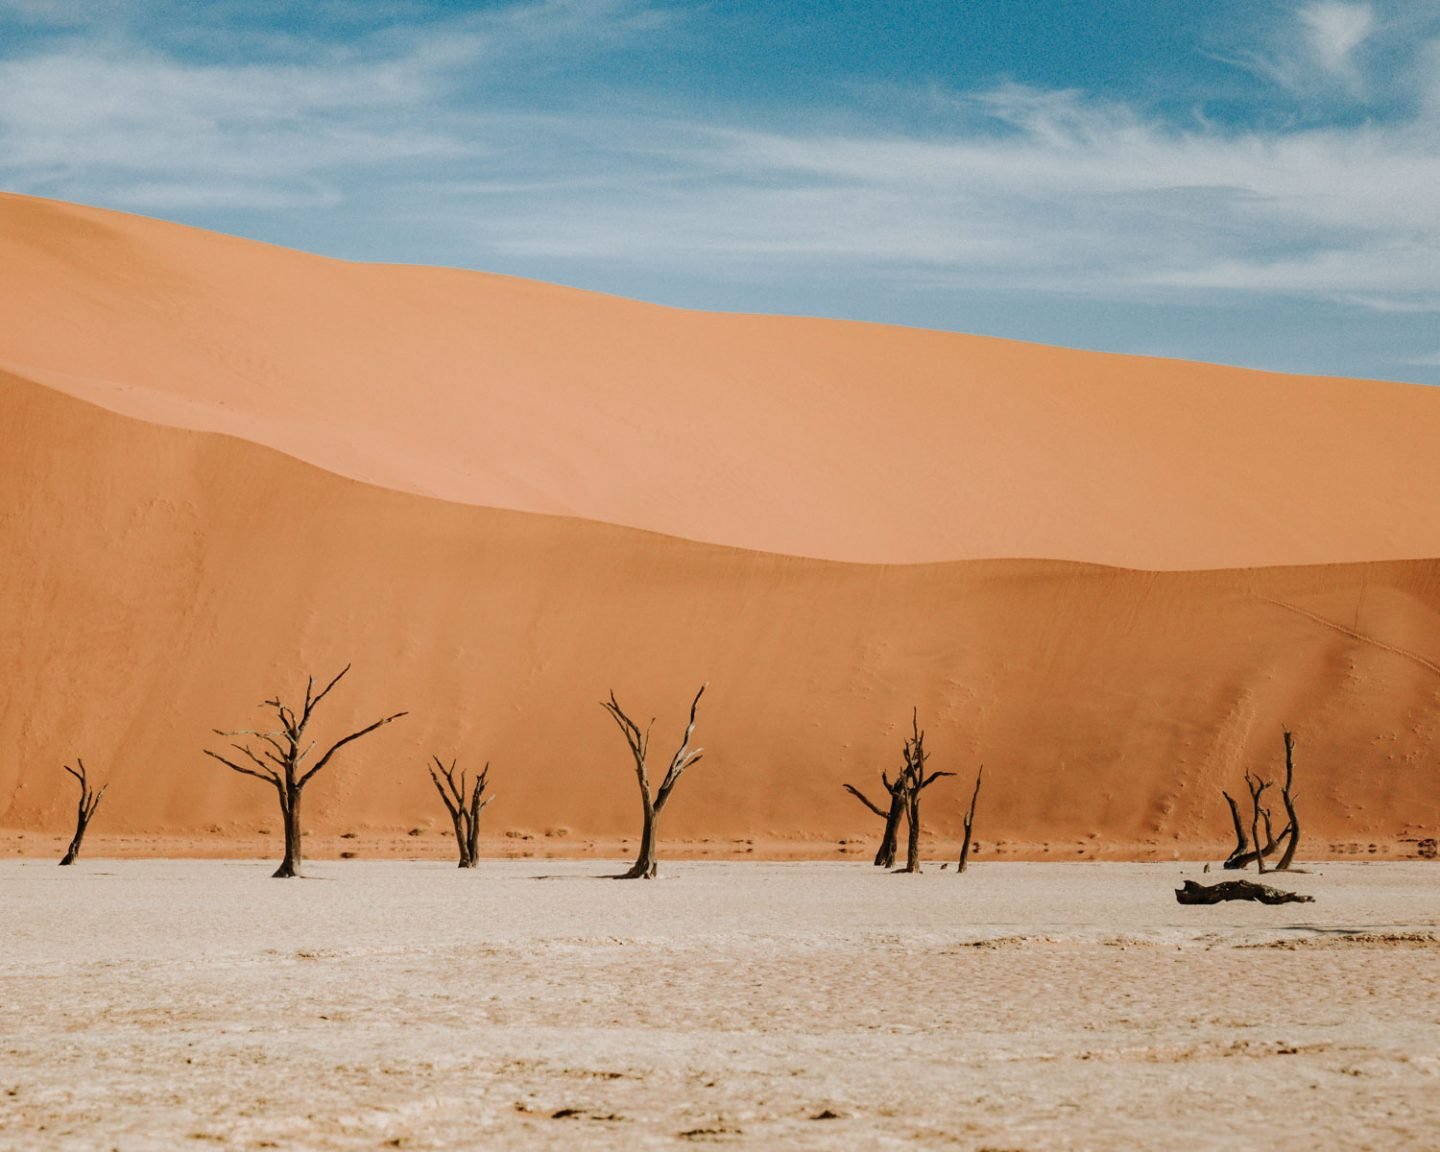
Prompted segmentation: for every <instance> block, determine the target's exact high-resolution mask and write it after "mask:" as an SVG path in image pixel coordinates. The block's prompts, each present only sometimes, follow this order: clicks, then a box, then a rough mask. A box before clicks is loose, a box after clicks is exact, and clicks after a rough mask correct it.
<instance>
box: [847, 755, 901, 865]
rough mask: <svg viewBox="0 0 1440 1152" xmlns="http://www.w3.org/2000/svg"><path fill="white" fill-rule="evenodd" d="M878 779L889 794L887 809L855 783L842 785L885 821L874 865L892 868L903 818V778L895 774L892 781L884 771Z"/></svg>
mask: <svg viewBox="0 0 1440 1152" xmlns="http://www.w3.org/2000/svg"><path fill="white" fill-rule="evenodd" d="M880 780H881V782H882V783H883V784H884V785H885V791H886V792H888V793H889V794H890V807H889V808H888V809H885V808H881V807H880V805H878V804H876V803H875V802H874V801H872V800H871V799H870V797H868V796H866V795H865V793H863V792H861V791H860V789H858V788H856V787H855V785H853V784H846V785H845V786H844V787H845V791H847V792H849V793H850V795H852V796H854V797H855V799H857V800H859V801H860V803H862V804H864V805H865V807H866V808H868V809H870V811H871V812H874V813H875V815H877V816H879V817H880V818H881V819H883V820H884V821H885V832H884V835H882V836H881V837H880V847H879V849H878V850H877V851H876V853H875V867H877V868H893V867H894V866H895V846H896V843H897V842H898V841H899V839H900V821H901V820H903V819H905V780H904V776H903V775H901V776H896V777H895V779H894V780H893V781H892V780H891V779H890V777H889V775H888V774H887V773H885V772H881V773H880Z"/></svg>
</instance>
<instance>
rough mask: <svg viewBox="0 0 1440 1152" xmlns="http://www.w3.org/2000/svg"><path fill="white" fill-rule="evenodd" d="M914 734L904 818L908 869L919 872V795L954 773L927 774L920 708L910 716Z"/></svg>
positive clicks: (909, 747)
mask: <svg viewBox="0 0 1440 1152" xmlns="http://www.w3.org/2000/svg"><path fill="white" fill-rule="evenodd" d="M910 731H911V735H910V738H909V739H908V740H906V741H905V751H904V756H905V768H904V770H903V771H902V772H901V774H900V778H901V779H902V780H903V781H904V788H905V817H906V820H907V821H908V822H909V825H910V827H909V836H908V837H907V839H906V845H905V868H904V871H906V872H919V871H920V794H921V793H922V792H924V791H925V789H926V788H928V787H930V785H931V784H933V783H935V781H936V780H939V779H940V778H941V777H942V776H953V775H955V773H953V772H931V773H930V775H928V776H927V775H925V761H926V760H928V759H929V757H930V754H929V753H928V752H926V751H925V733H923V732H922V731H920V718H919V711H918V709H917V710H916V711H914V712H912V713H911V716H910Z"/></svg>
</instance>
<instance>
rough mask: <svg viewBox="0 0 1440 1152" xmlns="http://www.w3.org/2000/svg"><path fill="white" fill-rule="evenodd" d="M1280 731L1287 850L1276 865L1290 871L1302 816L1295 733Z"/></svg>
mask: <svg viewBox="0 0 1440 1152" xmlns="http://www.w3.org/2000/svg"><path fill="white" fill-rule="evenodd" d="M1280 731H1281V732H1282V733H1283V734H1284V737H1285V785H1284V787H1283V788H1281V789H1280V801H1281V803H1283V804H1284V805H1285V820H1286V822H1287V823H1286V828H1285V832H1284V833H1283V835H1285V836H1286V837H1287V839H1286V841H1285V852H1284V854H1283V855H1282V856H1281V857H1280V863H1278V864H1276V865H1275V871H1277V872H1288V871H1289V870H1290V864H1291V862H1292V861H1293V860H1294V859H1295V846H1296V845H1297V844H1299V843H1300V817H1299V816H1297V815H1295V793H1294V790H1293V789H1294V783H1295V734H1294V733H1293V732H1291V731H1290V729H1288V728H1281V729H1280Z"/></svg>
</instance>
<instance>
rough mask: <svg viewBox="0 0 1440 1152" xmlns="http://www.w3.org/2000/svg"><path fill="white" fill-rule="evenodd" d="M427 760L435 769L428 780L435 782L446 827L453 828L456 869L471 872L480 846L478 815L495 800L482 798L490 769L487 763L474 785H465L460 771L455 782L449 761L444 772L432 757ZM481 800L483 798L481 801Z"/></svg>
mask: <svg viewBox="0 0 1440 1152" xmlns="http://www.w3.org/2000/svg"><path fill="white" fill-rule="evenodd" d="M431 759H432V760H434V761H435V767H434V768H431V769H430V779H431V780H433V781H434V782H435V790H436V791H437V792H439V793H440V799H441V800H443V801H445V810H446V811H447V812H449V813H450V823H452V824H454V825H455V843H456V844H457V845H458V846H459V848H460V867H461V868H474V867H475V863H476V861H477V860H478V859H479V854H478V851H477V848H478V846H479V843H480V813H482V812H484V811H485V809H486V808H487V807H488V806H489V804H490V801H491V800H493V799H495V797H494V796H493V795H491V796H485V785H486V783H487V782H488V781H489V779H490V765H489V763H488V762H487V763H486V765H485V767H484V768H482V769H481V770H480V775H479V776H477V777H475V781H474V783H473V784H469V785H467V783H466V780H465V772H464V770H463V769H462V770H461V772H460V779H459V781H458V782H457V781H456V779H455V761H454V760H451V761H450V766H449V767H448V768H447V767H446V766H445V762H444V761H443V760H441V759H440V757H438V756H432V757H431ZM436 769H439V771H438V772H437V771H436ZM482 796H484V797H485V798H484V799H483V800H482V799H481V797H482Z"/></svg>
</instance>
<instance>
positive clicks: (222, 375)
mask: <svg viewBox="0 0 1440 1152" xmlns="http://www.w3.org/2000/svg"><path fill="white" fill-rule="evenodd" d="M0 367H8V368H9V369H10V370H12V371H14V372H16V373H17V374H19V375H23V376H25V377H27V378H29V379H31V380H35V381H39V382H42V383H44V384H47V385H49V386H50V387H52V388H58V389H61V390H63V391H66V392H69V393H71V394H73V395H76V396H80V397H83V398H85V399H88V400H90V401H92V402H94V403H97V404H100V405H102V406H104V407H106V408H109V409H111V410H113V411H116V412H121V413H126V414H129V415H132V416H139V417H142V418H144V419H146V420H150V421H153V422H156V423H161V424H168V425H172V426H176V427H181V428H188V429H195V430H202V431H211V432H223V433H227V434H230V435H234V436H239V437H242V438H244V439H247V440H251V441H254V442H256V443H260V444H265V445H268V446H270V447H273V448H277V449H279V450H280V451H282V452H284V453H286V454H288V455H290V456H294V457H297V458H299V459H301V460H305V461H308V462H310V463H313V464H316V465H319V466H320V467H322V468H325V469H327V470H329V471H332V472H337V473H340V474H342V475H345V476H349V477H352V478H355V479H360V480H365V481H368V482H371V483H374V484H378V485H382V486H384V487H388V488H393V489H397V490H401V491H405V492H410V493H416V494H421V495H429V496H439V497H443V498H445V499H447V500H452V501H456V502H460V503H466V504H475V505H485V506H490V507H497V508H508V509H514V510H519V511H530V512H545V513H554V514H560V515H565V516H574V517H582V518H586V519H591V520H597V521H602V522H607V523H613V524H622V525H628V526H632V527H638V528H644V529H649V530H652V531H658V532H664V533H669V534H672V535H676V536H682V537H686V538H688V539H693V540H702V541H707V542H711V543H718V544H726V545H732V546H738V547H746V548H754V549H762V550H766V551H771V552H779V553H785V554H789V555H802V556H814V557H822V558H828V559H835V560H850V561H864V562H884V563H908V562H920V561H945V560H968V559H986V558H1007V557H1037V558H1049V559H1067V560H1078V561H1086V562H1093V563H1103V564H1113V565H1121V566H1125V567H1133V568H1149V569H1166V570H1173V569H1196V568H1202V569H1203V568H1229V567H1251V566H1260V565H1273V564H1316V563H1335V562H1349V561H1369V560H1377V559H1408V558H1418V557H1429V556H1437V555H1440V515H1437V514H1436V509H1435V501H1434V493H1435V492H1437V491H1440V453H1437V452H1436V451H1435V445H1436V444H1440V391H1437V390H1431V389H1426V388H1423V387H1417V386H1411V385H1400V384H1377V383H1364V382H1357V381H1349V380H1333V379H1307V378H1302V377H1291V376H1279V375H1273V374H1268V373H1261V372H1250V371H1242V370H1238V369H1229V368H1216V367H1212V366H1208V365H1198V364H1187V363H1179V362H1175V361H1165V360H1152V359H1143V358H1138V357H1123V356H1108V355H1099V354H1090V353H1078V352H1072V351H1065V350H1060V349H1055V348H1044V347H1038V346H1031V345H1024V344H1017V343H1012V342H1008V341H1001V340H992V339H983V338H979V337H970V336H957V335H949V334H943V333H937V332H924V331H914V330H905V329H898V328H887V327H880V326H875V325H864V324H850V323H837V322H830V321H817V320H799V319H783V318H773V317H759V316H730V315H710V314H704V313H696V312H683V311H676V310H672V309H667V308H659V307H654V306H651V305H647V304H638V303H634V302H630V301H626V300H620V299H613V298H609V297H605V296H599V295H594V294H591V293H586V292H578V291H572V290H568V289H564V288H557V287H552V286H549V285H544V284H536V283H530V282H526V281H522V280H515V279H510V278H505V277H498V276H488V275H481V274H477V273H472V272H456V271H447V270H442V269H434V268H407V267H376V266H363V265H356V264H348V263H343V262H339V261H335V260H328V259H322V258H319V257H315V256H308V255H303V254H300V253H296V252H290V251H285V250H283V249H278V248H273V247H270V246H267V245H262V244H256V243H252V242H248V241H244V240H237V239H232V238H229V237H224V236H217V235H213V234H209V233H205V232H200V231H195V230H193V229H189V228H184V227H180V226H177V225H173V224H166V223H161V222H157V221H154V220H146V219H142V218H138V217H133V216H126V215H121V214H118V213H113V212H106V211H100V210H97V209H92V208H81V207H75V206H71V205H65V204H58V203H53V202H49V201H43V200H35V199H30V198H25V197H19V196H0ZM125 467H128V464H127V465H125ZM207 527H208V526H207ZM527 530H528V529H527ZM533 531H537V532H539V531H541V530H540V529H533ZM546 531H550V532H556V533H561V535H562V536H563V533H562V531H561V529H559V528H558V527H552V528H550V529H547V530H546ZM565 531H571V529H566V530H565ZM558 538H560V537H557V539H558ZM608 538H609V537H607V539H608ZM662 552H664V554H665V555H670V552H669V551H667V550H665V549H662ZM737 563H738V561H737ZM746 563H747V564H753V563H757V562H756V561H746ZM849 578H852V579H856V580H874V579H882V578H881V577H877V576H874V575H866V576H860V575H854V576H852V577H849ZM899 578H900V577H898V576H895V577H891V576H886V577H883V579H887V580H888V579H899ZM905 579H907V580H921V579H924V577H921V576H915V575H911V576H907V577H905ZM947 579H949V577H947Z"/></svg>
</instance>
